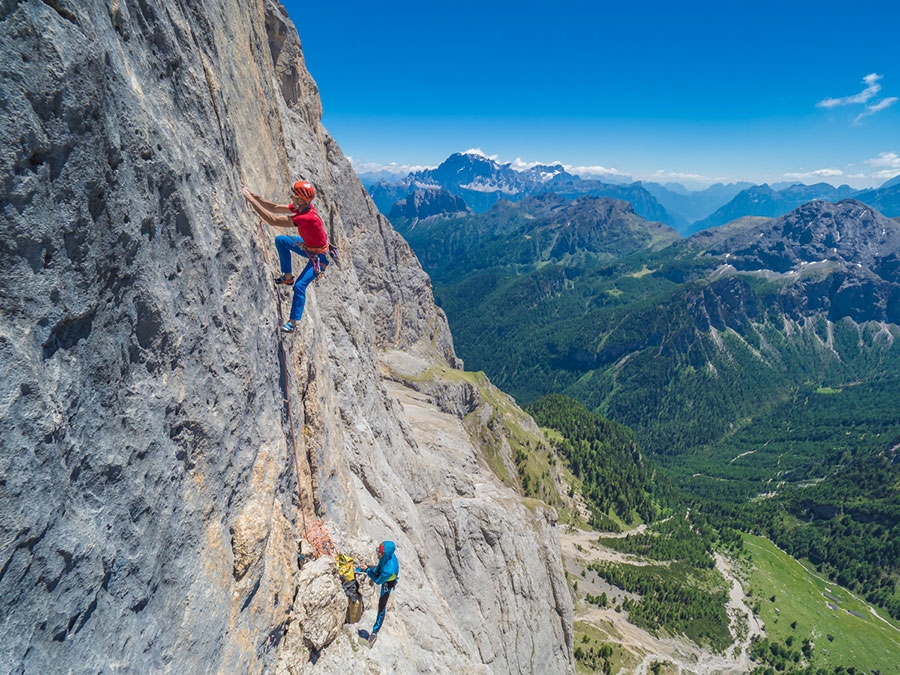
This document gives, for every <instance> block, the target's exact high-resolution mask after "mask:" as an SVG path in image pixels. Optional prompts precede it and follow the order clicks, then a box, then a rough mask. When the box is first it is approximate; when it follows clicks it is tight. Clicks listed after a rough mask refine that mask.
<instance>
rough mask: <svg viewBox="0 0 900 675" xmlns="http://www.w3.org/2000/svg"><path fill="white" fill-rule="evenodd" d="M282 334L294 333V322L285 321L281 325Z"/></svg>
mask: <svg viewBox="0 0 900 675" xmlns="http://www.w3.org/2000/svg"><path fill="white" fill-rule="evenodd" d="M281 332H282V333H293V332H294V322H293V321H285V322H284V323H283V324H282V325H281Z"/></svg>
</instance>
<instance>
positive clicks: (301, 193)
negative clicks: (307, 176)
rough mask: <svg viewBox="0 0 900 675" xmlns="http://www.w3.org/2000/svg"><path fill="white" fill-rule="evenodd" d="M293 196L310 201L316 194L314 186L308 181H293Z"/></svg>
mask: <svg viewBox="0 0 900 675" xmlns="http://www.w3.org/2000/svg"><path fill="white" fill-rule="evenodd" d="M294 196H295V197H299V198H300V199H302V200H304V201H307V202H311V201H312V200H313V198H314V197H315V196H316V188H314V187H313V184H312V183H310V182H309V181H305V180H298V181H297V182H296V183H294Z"/></svg>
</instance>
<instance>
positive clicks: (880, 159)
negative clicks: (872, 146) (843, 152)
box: [866, 152, 900, 180]
mask: <svg viewBox="0 0 900 675" xmlns="http://www.w3.org/2000/svg"><path fill="white" fill-rule="evenodd" d="M866 164H868V165H869V166H871V167H872V168H874V169H875V172H874V173H872V174H871V175H870V178H877V179H879V180H887V179H889V178H893V177H894V176H897V175H900V155H897V153H896V152H882V153H879V154H878V156H877V157H873V158H872V159H867V160H866Z"/></svg>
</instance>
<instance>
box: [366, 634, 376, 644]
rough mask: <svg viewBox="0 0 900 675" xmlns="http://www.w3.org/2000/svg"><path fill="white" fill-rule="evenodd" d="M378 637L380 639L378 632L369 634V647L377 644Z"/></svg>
mask: <svg viewBox="0 0 900 675" xmlns="http://www.w3.org/2000/svg"><path fill="white" fill-rule="evenodd" d="M377 639H378V633H372V634H371V635H370V636H369V640H368V642H369V647H371V646H372V645H374V644H375V640H377Z"/></svg>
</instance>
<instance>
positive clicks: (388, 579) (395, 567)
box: [356, 541, 400, 647]
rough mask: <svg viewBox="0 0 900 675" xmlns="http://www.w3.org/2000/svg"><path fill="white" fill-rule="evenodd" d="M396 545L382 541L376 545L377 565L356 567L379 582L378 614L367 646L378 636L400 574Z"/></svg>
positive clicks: (358, 570)
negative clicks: (395, 552)
mask: <svg viewBox="0 0 900 675" xmlns="http://www.w3.org/2000/svg"><path fill="white" fill-rule="evenodd" d="M396 548H397V547H396V546H395V545H394V542H392V541H383V542H381V544H379V545H378V557H379V561H378V565H377V566H375V567H373V566H372V565H369V566H368V567H366V568H365V569H363V568H362V567H357V568H356V571H357V572H359V573H365V574H366V576H368V577H369V578H370V579H371V580H372V581H374V582H375V583H376V584H381V597H380V598H379V599H378V616H376V617H375V625H374V626H372V632H371V633H370V634H369V646H370V647H371V646H372V645H374V644H375V640H376V639H377V638H378V630H379V629H380V628H381V624H382V622H383V621H384V613H385V610H386V609H387V603H388V599H389V598H390V597H391V591H393V590H394V586H396V585H397V578H398V577H399V576H400V563H399V562H398V561H397V556H395V555H394V550H395V549H396Z"/></svg>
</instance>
